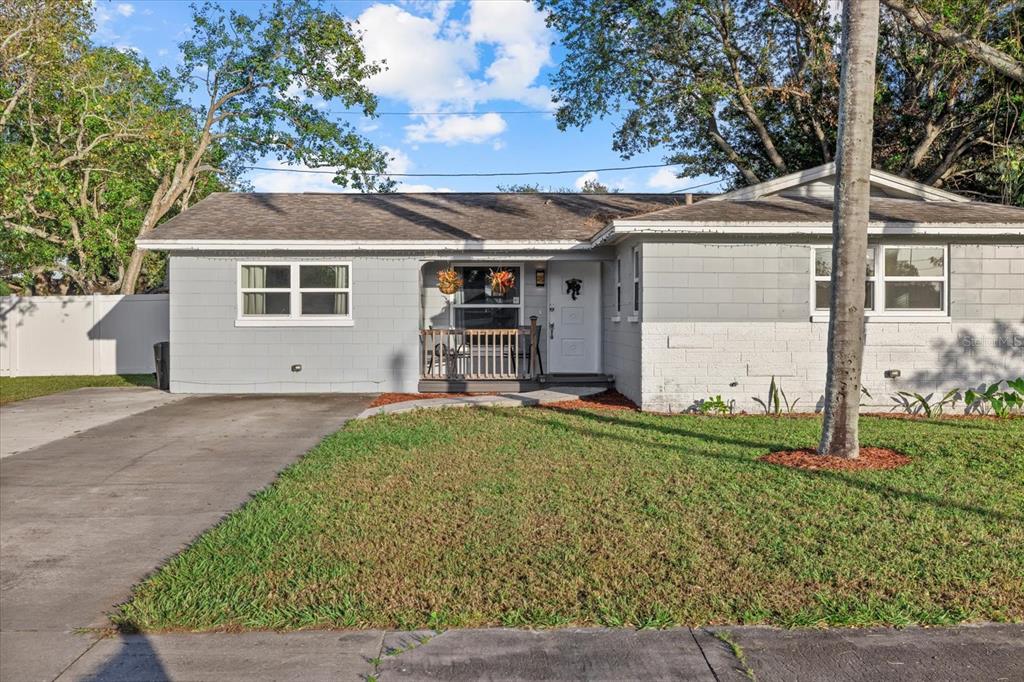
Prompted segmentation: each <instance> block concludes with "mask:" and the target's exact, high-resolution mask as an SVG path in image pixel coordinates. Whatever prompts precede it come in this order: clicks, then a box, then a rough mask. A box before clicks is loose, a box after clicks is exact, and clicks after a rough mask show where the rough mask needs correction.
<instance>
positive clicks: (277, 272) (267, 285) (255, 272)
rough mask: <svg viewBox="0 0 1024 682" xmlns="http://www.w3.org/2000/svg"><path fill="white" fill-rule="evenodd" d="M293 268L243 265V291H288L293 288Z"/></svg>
mask: <svg viewBox="0 0 1024 682" xmlns="http://www.w3.org/2000/svg"><path fill="white" fill-rule="evenodd" d="M291 272H292V269H291V266H288V265H243V266H242V288H243V289H287V288H288V287H289V286H291Z"/></svg>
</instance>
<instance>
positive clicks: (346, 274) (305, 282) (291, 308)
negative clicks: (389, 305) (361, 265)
mask: <svg viewBox="0 0 1024 682" xmlns="http://www.w3.org/2000/svg"><path fill="white" fill-rule="evenodd" d="M351 267H352V266H351V264H350V263H240V264H239V271H238V320H237V321H236V324H238V325H242V326H245V325H249V326H270V325H275V324H296V325H307V326H321V325H322V326H332V325H349V324H352V310H351V305H352V302H351V296H352V288H351V275H350V273H351Z"/></svg>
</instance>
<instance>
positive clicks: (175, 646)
mask: <svg viewBox="0 0 1024 682" xmlns="http://www.w3.org/2000/svg"><path fill="white" fill-rule="evenodd" d="M730 642H731V643H733V644H734V645H735V646H733V644H730ZM1022 642H1024V626H1020V625H984V626H965V627H958V628H942V629H922V628H907V629H905V630H893V629H890V628H869V629H863V630H849V629H837V630H792V631H785V630H774V629H769V628H758V627H746V628H743V627H736V628H708V629H704V628H695V629H690V628H673V629H669V630H639V631H638V630H621V629H618V630H610V629H597V628H595V629H562V630H542V631H529V630H511V629H491V630H449V631H447V632H444V633H441V634H436V633H433V632H429V631H425V632H382V631H379V630H370V631H353V632H295V633H289V634H275V633H248V634H236V635H231V634H191V635H189V634H170V635H152V636H142V635H134V636H129V637H112V638H107V639H103V640H101V641H99V642H97V643H96V644H95V645H94V646H92V647H91V648H90V649H89V650H88V652H87V653H86V654H85V655H83V656H82V657H81V658H80V659H78V660H77V661H76V662H75V663H74V665H72V666H71V667H70V669H68V670H67V671H66V672H65V673H64V674H63V675H62V676H61V677H60V678H59V679H60V680H126V681H127V680H133V681H134V680H207V679H216V680H222V681H224V682H229V681H231V680H309V681H316V680H351V681H353V682H354V681H356V680H370V679H374V680H378V681H379V682H388V681H391V680H394V681H405V680H409V681H419V680H450V681H454V682H459V681H464V680H465V681H468V680H509V681H518V680H524V681H525V680H698V681H706V682H741V681H742V682H749V680H751V679H756V680H762V681H773V680H786V681H788V680H801V681H808V682H813V681H818V680H820V681H822V682H824V681H826V680H827V681H830V682H831V681H840V682H886V681H889V680H891V681H893V682H895V681H896V680H900V681H916V680H920V681H922V682H935V681H936V680H962V681H966V682H969V681H973V680H978V681H981V680H985V681H986V682H988V681H990V680H1011V679H1020V672H1021V670H1024V644H1022Z"/></svg>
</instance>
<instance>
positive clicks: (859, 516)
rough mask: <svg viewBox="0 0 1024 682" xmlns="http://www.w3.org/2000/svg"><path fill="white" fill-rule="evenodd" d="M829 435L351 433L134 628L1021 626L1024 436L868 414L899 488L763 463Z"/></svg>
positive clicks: (148, 597) (161, 584)
mask: <svg viewBox="0 0 1024 682" xmlns="http://www.w3.org/2000/svg"><path fill="white" fill-rule="evenodd" d="M820 428H821V421H820V419H805V418H801V419H789V418H785V417H783V418H768V417H760V416H758V417H752V416H737V417H731V418H727V419H712V418H704V417H700V416H691V415H656V414H645V413H642V412H633V411H625V410H620V411H610V410H596V409H595V410H571V411H570V410H547V409H538V408H515V409H476V408H470V409H465V410H440V411H430V410H419V411H415V412H412V413H408V414H402V415H395V416H384V417H374V418H372V419H368V420H362V421H353V422H350V423H349V424H348V425H347V426H346V427H345V428H344V429H342V430H341V431H339V432H338V433H336V434H334V435H332V436H329V437H328V438H326V439H325V440H324V441H322V442H321V443H320V444H319V445H318V446H317V447H315V448H313V450H311V451H310V452H309V453H308V454H307V455H306V456H305V457H303V458H302V459H301V460H300V461H299V462H297V463H296V464H295V465H294V466H292V467H290V468H288V469H287V470H286V471H284V472H283V473H282V474H281V476H280V477H279V478H278V480H277V481H276V482H275V483H274V484H273V485H272V486H271V487H269V488H268V489H266V490H264V491H262V492H260V493H259V494H257V495H256V496H255V497H254V498H253V499H252V500H251V501H250V502H249V503H248V504H246V505H245V506H244V507H243V508H242V509H240V510H238V511H236V512H235V513H233V514H232V515H231V516H229V517H228V518H227V519H225V520H224V521H223V522H222V523H220V524H219V525H218V526H217V527H215V528H213V529H211V530H209V531H207V532H206V533H204V534H203V535H202V536H201V537H200V538H198V539H197V540H196V541H195V542H194V543H192V544H191V545H190V546H189V547H188V548H187V549H186V550H184V551H183V552H182V553H181V554H179V555H177V556H175V557H173V558H171V559H170V560H169V561H167V563H165V564H164V565H163V566H162V567H161V568H160V570H159V571H157V572H156V573H155V574H153V575H152V576H150V577H148V578H147V579H146V580H145V581H144V582H143V583H142V584H141V585H139V586H138V587H137V588H136V589H135V591H134V594H133V596H132V598H131V600H130V601H129V602H127V603H126V604H124V605H123V606H121V607H120V608H119V609H118V612H117V613H116V615H115V616H114V620H115V622H117V623H118V624H120V625H121V626H122V627H124V628H126V629H130V628H133V627H134V628H138V629H142V630H150V631H152V630H162V629H169V630H229V631H234V630H239V629H268V628H272V629H303V628H306V629H308V628H339V627H342V628H352V627H361V628H400V629H410V630H411V629H417V628H424V627H432V628H436V629H440V628H446V627H459V626H462V627H485V626H493V625H506V626H513V627H531V626H547V627H551V626H566V625H579V626H593V625H616V626H627V627H629V626H632V627H640V626H643V625H648V626H651V625H653V626H659V627H664V626H670V625H681V626H696V625H703V624H709V623H715V624H726V623H743V624H757V623H760V624H769V625H781V626H796V625H801V626H809V627H814V626H819V627H820V626H823V625H847V626H849V625H854V626H867V625H877V624H888V625H897V626H904V625H908V624H910V623H915V622H916V623H926V624H949V623H952V622H957V621H977V620H995V621H1010V622H1019V621H1021V620H1022V619H1024V593H1022V591H1021V589H1020V576H1021V575H1024V516H1022V507H1021V486H1020V481H1021V479H1022V476H1024V431H1022V430H1021V428H1020V425H1019V423H1011V422H1004V421H994V420H941V421H923V420H921V421H919V420H906V419H886V418H877V417H866V418H864V419H863V420H862V422H861V429H860V435H861V440H862V442H863V444H864V445H865V446H876V447H888V448H892V449H895V450H897V451H899V452H903V453H905V454H907V455H908V456H909V457H910V458H911V463H910V465H909V466H905V467H902V468H899V469H895V470H890V471H817V472H808V471H798V470H793V469H788V468H784V467H779V466H774V465H770V464H767V463H765V462H761V461H759V459H758V458H759V457H761V456H763V455H764V454H766V453H768V452H771V451H774V450H779V449H795V448H803V447H807V446H808V444H811V443H814V442H815V441H816V440H817V436H818V432H819V430H820Z"/></svg>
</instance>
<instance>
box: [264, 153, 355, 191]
mask: <svg viewBox="0 0 1024 682" xmlns="http://www.w3.org/2000/svg"><path fill="white" fill-rule="evenodd" d="M260 165H261V166H265V167H268V168H288V169H295V170H309V166H305V165H296V166H289V165H288V164H286V163H284V162H283V161H278V160H277V159H266V160H264V161H263V162H262V163H261V164H260ZM315 170H318V171H330V172H331V173H282V172H276V171H253V173H252V175H251V176H250V178H249V180H250V182H251V183H252V187H253V189H254V190H255V191H257V192H353V191H355V190H352V189H346V188H344V187H342V186H341V185H336V184H334V183H333V182H331V180H333V179H334V175H333V174H332V173H333V172H335V171H337V170H338V169H337V168H332V167H329V166H328V167H323V168H316V169H315Z"/></svg>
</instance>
